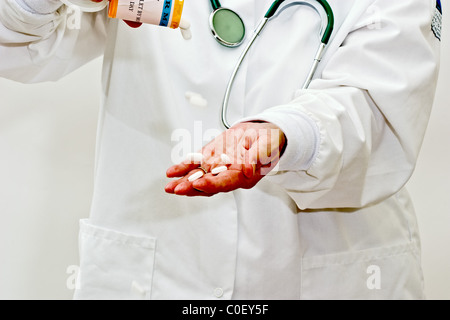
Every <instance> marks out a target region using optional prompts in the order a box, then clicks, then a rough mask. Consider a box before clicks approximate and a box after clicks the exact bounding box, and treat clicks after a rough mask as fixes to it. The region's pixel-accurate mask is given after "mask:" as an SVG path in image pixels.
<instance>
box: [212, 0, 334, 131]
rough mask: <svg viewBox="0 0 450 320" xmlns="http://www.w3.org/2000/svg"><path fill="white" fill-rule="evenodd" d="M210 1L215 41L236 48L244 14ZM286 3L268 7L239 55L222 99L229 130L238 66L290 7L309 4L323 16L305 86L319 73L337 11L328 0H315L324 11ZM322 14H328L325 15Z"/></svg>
mask: <svg viewBox="0 0 450 320" xmlns="http://www.w3.org/2000/svg"><path fill="white" fill-rule="evenodd" d="M210 1H211V5H212V8H213V12H212V13H211V16H210V18H209V23H210V27H211V31H212V34H213V36H214V38H216V40H217V41H218V42H219V43H220V44H222V45H224V46H226V47H230V48H234V47H237V46H239V45H241V44H242V42H243V41H244V38H245V26H244V22H243V21H242V19H241V17H240V16H239V15H238V14H237V13H236V12H234V11H233V10H230V9H227V8H223V7H222V6H221V4H220V1H219V0H210ZM283 2H284V0H275V1H274V2H273V3H272V5H271V6H270V8H269V10H268V11H267V12H266V14H265V16H264V18H263V19H262V20H261V22H260V23H259V25H258V26H257V28H256V29H255V31H254V33H253V36H252V37H251V38H250V40H249V41H248V44H247V46H246V47H245V49H244V51H243V52H242V54H241V56H240V57H239V60H238V62H237V64H236V66H235V68H234V70H233V73H232V74H231V77H230V80H229V82H228V85H227V89H226V91H225V96H224V98H223V103H222V114H221V115H222V123H223V125H224V126H225V128H227V129H229V128H230V127H231V125H230V124H229V122H228V120H227V113H228V102H229V100H230V94H231V88H232V86H233V83H234V80H235V78H236V75H237V73H238V71H239V68H240V67H241V65H242V62H243V61H244V58H245V56H246V55H247V53H248V51H249V50H250V48H251V47H252V45H253V43H254V42H255V40H256V38H257V37H258V36H259V35H260V33H261V31H262V30H263V29H264V27H265V26H266V24H267V22H268V21H269V20H270V19H271V18H276V17H277V16H278V15H279V14H280V13H281V12H282V11H283V10H285V9H287V8H288V7H291V6H295V5H306V6H308V7H311V8H313V9H314V10H315V11H316V12H317V13H318V14H319V15H320V17H321V20H322V30H321V37H322V38H321V41H320V46H319V48H318V50H317V52H316V55H315V57H314V62H313V64H312V66H311V69H310V71H309V73H308V76H307V78H306V80H305V83H304V84H303V89H307V88H308V87H309V85H310V83H311V81H312V79H313V77H314V74H315V73H316V70H317V67H318V65H319V63H320V61H321V60H322V57H323V54H324V52H325V49H326V47H327V45H328V42H329V41H330V38H331V34H332V33H333V28H334V14H333V10H332V9H331V6H330V5H329V4H328V2H327V1H326V0H316V2H317V3H318V4H320V7H321V8H322V9H323V10H322V11H320V10H319V9H318V8H317V6H315V5H313V4H311V3H310V2H307V1H295V2H291V3H289V4H287V5H285V6H283V7H282V8H281V9H280V6H281V4H282V3H283ZM275 14H276V15H275ZM323 14H324V15H325V16H323ZM324 21H326V24H325V23H324Z"/></svg>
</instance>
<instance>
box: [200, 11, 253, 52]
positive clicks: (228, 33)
mask: <svg viewBox="0 0 450 320" xmlns="http://www.w3.org/2000/svg"><path fill="white" fill-rule="evenodd" d="M209 25H210V27H211V32H212V34H213V36H214V38H216V40H217V41H218V42H219V43H220V44H222V45H224V46H226V47H230V48H233V47H237V46H239V45H240V44H241V43H242V42H243V41H244V39H245V26H244V22H243V21H242V19H241V17H240V16H239V15H238V14H237V13H236V12H234V11H233V10H230V9H227V8H222V7H220V8H218V9H216V10H214V11H213V12H212V13H211V15H210V17H209Z"/></svg>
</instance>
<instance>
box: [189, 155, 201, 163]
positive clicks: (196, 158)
mask: <svg viewBox="0 0 450 320" xmlns="http://www.w3.org/2000/svg"><path fill="white" fill-rule="evenodd" d="M186 161H189V162H192V163H202V161H203V154H201V153H188V154H187V156H186Z"/></svg>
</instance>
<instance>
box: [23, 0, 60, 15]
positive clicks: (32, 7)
mask: <svg viewBox="0 0 450 320" xmlns="http://www.w3.org/2000/svg"><path fill="white" fill-rule="evenodd" d="M16 1H17V3H18V4H19V5H20V6H21V7H22V8H23V9H25V10H27V11H29V12H32V13H40V14H49V13H52V12H55V11H56V10H58V8H59V7H61V6H62V2H61V1H60V0H16Z"/></svg>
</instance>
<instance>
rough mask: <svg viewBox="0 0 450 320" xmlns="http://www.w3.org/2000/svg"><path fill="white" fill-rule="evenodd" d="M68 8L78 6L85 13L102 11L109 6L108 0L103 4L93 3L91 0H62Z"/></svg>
mask: <svg viewBox="0 0 450 320" xmlns="http://www.w3.org/2000/svg"><path fill="white" fill-rule="evenodd" d="M61 2H62V3H64V4H65V5H67V6H77V7H79V8H80V10H81V11H83V12H97V11H102V10H103V9H105V8H106V6H107V5H108V0H103V1H102V2H92V1H91V0H61Z"/></svg>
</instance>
